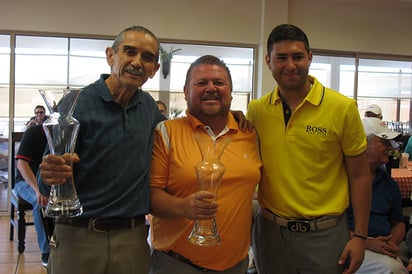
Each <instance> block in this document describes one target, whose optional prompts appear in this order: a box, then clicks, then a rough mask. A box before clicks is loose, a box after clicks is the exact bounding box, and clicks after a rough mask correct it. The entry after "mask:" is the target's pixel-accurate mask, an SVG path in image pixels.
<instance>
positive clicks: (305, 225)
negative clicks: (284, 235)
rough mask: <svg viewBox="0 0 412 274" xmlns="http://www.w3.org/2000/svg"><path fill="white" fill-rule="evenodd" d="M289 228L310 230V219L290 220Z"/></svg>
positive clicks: (295, 230) (303, 230) (293, 230)
mask: <svg viewBox="0 0 412 274" xmlns="http://www.w3.org/2000/svg"><path fill="white" fill-rule="evenodd" d="M288 230H289V231H292V232H309V231H310V222H309V221H301V220H299V221H288Z"/></svg>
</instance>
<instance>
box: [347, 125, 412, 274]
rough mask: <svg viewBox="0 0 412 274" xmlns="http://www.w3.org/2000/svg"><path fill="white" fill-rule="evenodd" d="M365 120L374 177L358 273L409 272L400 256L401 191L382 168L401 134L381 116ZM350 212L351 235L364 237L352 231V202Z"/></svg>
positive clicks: (403, 227)
mask: <svg viewBox="0 0 412 274" xmlns="http://www.w3.org/2000/svg"><path fill="white" fill-rule="evenodd" d="M362 122H363V126H364V128H365V133H366V137H367V141H368V147H367V150H366V153H367V156H368V163H369V168H370V171H371V173H372V175H373V176H374V179H373V182H372V203H371V212H370V217H369V226H368V238H365V241H366V251H365V259H364V261H363V263H362V265H361V267H360V268H359V269H358V271H357V272H356V273H371V274H379V273H382V274H383V273H408V272H407V271H406V268H405V266H404V265H403V264H402V262H401V260H400V259H399V253H400V248H399V244H400V243H401V242H402V241H403V239H404V236H405V224H404V222H403V214H402V200H401V193H400V190H399V186H398V184H397V183H396V182H395V181H394V180H393V179H392V178H391V176H390V175H389V174H388V173H387V172H386V171H385V170H384V169H382V164H383V163H387V162H388V153H389V150H390V149H391V143H390V140H392V139H394V138H396V137H397V136H398V135H399V134H400V133H398V132H394V131H390V130H389V129H388V128H387V127H386V126H385V124H384V123H383V122H382V121H381V120H380V119H378V118H372V117H367V118H364V119H363V120H362ZM347 213H348V219H349V227H350V229H351V237H360V238H362V236H360V235H357V234H354V233H353V228H354V216H353V210H352V207H351V205H350V206H349V208H348V210H347Z"/></svg>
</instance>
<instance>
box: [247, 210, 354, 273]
mask: <svg viewBox="0 0 412 274" xmlns="http://www.w3.org/2000/svg"><path fill="white" fill-rule="evenodd" d="M252 234H253V250H254V253H255V264H256V266H257V270H258V273H263V274H278V273H279V274H285V273H288V274H299V273H305V274H319V273H327V274H334V273H336V274H338V273H339V274H341V273H342V272H343V270H344V268H346V267H347V266H346V265H345V266H340V265H338V260H339V257H340V254H341V252H342V251H343V249H344V247H345V245H346V243H347V242H348V241H349V238H350V237H349V228H348V224H347V217H346V214H344V215H343V216H342V217H341V218H340V219H339V221H338V224H337V225H336V226H335V227H333V228H330V229H325V230H319V231H315V232H291V231H289V230H288V229H287V228H284V227H280V226H278V225H275V224H274V223H273V222H271V221H269V220H267V219H265V218H264V217H263V216H262V215H261V214H260V212H259V213H258V215H257V217H256V221H255V223H254V226H253V233H252Z"/></svg>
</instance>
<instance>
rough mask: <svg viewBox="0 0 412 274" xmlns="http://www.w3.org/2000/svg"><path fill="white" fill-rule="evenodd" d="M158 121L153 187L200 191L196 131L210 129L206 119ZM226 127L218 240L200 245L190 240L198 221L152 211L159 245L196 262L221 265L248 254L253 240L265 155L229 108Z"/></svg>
mask: <svg viewBox="0 0 412 274" xmlns="http://www.w3.org/2000/svg"><path fill="white" fill-rule="evenodd" d="M187 115H188V117H184V118H180V119H175V120H168V121H164V122H162V123H160V124H159V125H158V128H157V130H156V132H155V138H154V144H153V156H152V166H151V183H150V186H151V188H161V189H165V190H167V192H168V193H170V194H172V195H174V196H177V197H186V196H188V195H190V194H192V193H194V192H196V191H198V182H197V177H196V173H195V169H194V166H195V164H196V163H197V162H199V161H200V160H201V159H202V157H201V154H200V151H199V148H198V145H197V143H196V141H195V139H194V132H196V133H201V134H205V135H207V133H206V132H205V130H204V127H205V125H204V124H202V123H201V122H200V121H199V120H197V119H196V118H194V117H193V116H192V115H190V114H189V113H187ZM227 128H228V129H229V131H228V132H227V133H226V135H228V136H229V137H230V139H231V142H230V143H229V144H228V146H227V147H226V149H225V151H224V152H223V155H222V157H221V163H222V164H223V165H224V166H225V168H226V171H225V173H224V175H223V179H222V183H221V185H220V188H219V190H218V195H217V202H218V205H219V207H218V212H217V216H216V222H217V227H218V231H219V235H220V241H221V242H220V245H218V246H212V247H202V246H196V245H194V244H192V243H190V242H189V241H188V236H189V234H190V232H191V230H192V228H193V224H194V221H192V220H189V219H186V218H180V219H161V218H157V217H153V222H152V225H151V229H152V231H151V233H152V243H153V247H154V248H155V249H159V250H163V251H169V250H172V251H174V252H176V253H179V254H180V255H182V256H184V257H186V258H187V259H189V260H190V261H192V262H193V263H194V264H196V265H198V266H200V267H204V268H208V269H213V270H218V271H222V270H225V269H228V268H231V267H233V266H234V265H236V264H238V263H239V262H240V261H241V260H243V259H245V258H246V256H247V253H248V249H249V245H250V235H251V226H252V198H253V193H254V191H255V188H256V185H257V184H258V182H259V181H260V171H261V170H260V169H261V166H262V165H261V161H260V158H259V150H258V143H257V136H256V133H255V132H242V131H241V130H239V128H238V125H237V123H236V121H235V120H234V118H233V116H232V115H231V114H230V115H229V119H228V123H227Z"/></svg>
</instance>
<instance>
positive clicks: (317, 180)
mask: <svg viewBox="0 0 412 274" xmlns="http://www.w3.org/2000/svg"><path fill="white" fill-rule="evenodd" d="M309 78H310V79H309V80H310V81H311V83H313V85H312V88H311V90H310V91H309V93H308V95H307V96H306V98H305V99H304V101H303V102H302V103H301V104H300V105H299V106H298V108H297V109H296V110H295V111H294V112H293V113H292V116H291V117H290V120H289V122H288V124H287V125H285V120H284V112H283V105H282V101H281V99H280V97H279V92H278V89H277V88H276V89H275V90H273V91H272V92H270V93H268V94H266V95H265V96H263V97H262V98H260V99H258V100H253V101H251V102H250V104H249V106H248V113H247V117H248V119H249V120H250V121H251V122H252V123H253V125H254V126H255V128H256V131H257V132H258V135H259V139H260V149H261V157H262V162H263V173H262V181H261V183H260V185H259V192H258V199H259V203H260V205H261V206H262V207H264V208H268V209H269V210H271V211H272V212H273V213H275V214H277V215H279V216H283V217H286V218H314V217H319V216H322V215H335V214H341V213H343V212H344V210H345V209H346V208H347V206H348V204H349V193H348V189H349V185H348V176H347V172H346V167H345V162H344V156H345V155H346V156H349V157H350V156H357V155H360V154H362V153H363V152H364V151H365V150H366V137H365V133H364V129H363V126H362V123H361V119H360V116H359V112H358V109H357V105H356V102H355V101H354V100H353V99H350V98H347V97H345V96H344V95H342V94H340V93H338V92H337V91H334V90H331V89H329V88H326V87H324V86H322V85H321V84H320V83H319V82H318V81H317V80H316V79H315V78H314V77H309Z"/></svg>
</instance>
